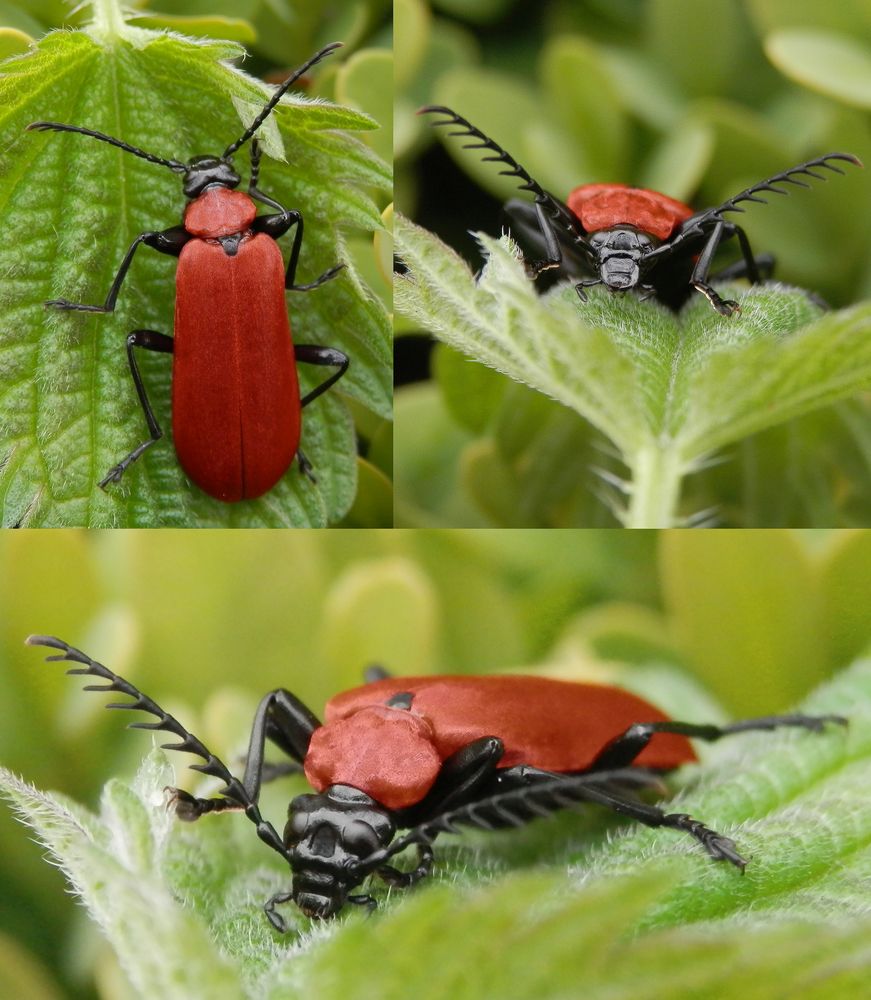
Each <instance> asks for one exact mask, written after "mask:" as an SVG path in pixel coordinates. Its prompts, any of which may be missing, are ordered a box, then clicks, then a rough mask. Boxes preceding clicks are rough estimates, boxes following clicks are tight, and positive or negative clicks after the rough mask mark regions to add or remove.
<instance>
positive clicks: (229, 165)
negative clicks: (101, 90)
mask: <svg viewBox="0 0 871 1000" xmlns="http://www.w3.org/2000/svg"><path fill="white" fill-rule="evenodd" d="M341 46H342V43H341V42H332V43H331V44H330V45H326V46H324V48H322V49H321V50H320V51H319V52H316V53H315V54H314V55H313V56H312V57H311V59H309V60H308V61H307V62H306V63H304V64H303V65H302V66H300V68H299V69H298V70H296V72H295V73H293V74H291V76H289V77H288V78H287V79H286V80H285V81H284V83H282V84H281V86H280V87H279V88H278V89H277V90H276V91H275V93H274V94H273V95H272V97H271V98H270V99H269V100H268V101H267V102H266V104H265V105H264V106H263V108H262V109H261V111H260V112H259V113H258V115H257V117H256V118H255V119H254V121H253V122H251V124H250V125H249V126H248V128H247V129H245V131H244V132H243V133H242V135H240V136H239V138H238V139H236V140H235V141H234V142H231V143H230V145H229V146H228V147H227V148H226V149H225V150H224V152H223V153H222V154H221V156H195V157H193V159H192V160H190V162H189V163H181V162H180V161H179V160H169V159H164V158H163V157H161V156H155V155H154V154H153V153H147V152H146V151H145V150H144V149H139V148H138V147H136V146H130V145H128V143H126V142H122V141H121V140H120V139H115V138H114V137H113V136H110V135H105V134H104V133H102V132H95V131H94V130H93V129H89V128H82V127H81V126H79V125H63V124H61V123H60V122H32V123H31V124H30V125H28V126H27V131H28V132H32V131H37V132H79V133H80V134H82V135H88V136H91V138H93V139H99V140H100V141H101V142H108V143H109V144H110V145H111V146H115V147H117V148H118V149H123V150H124V152H125V153H132V154H133V155H134V156H139V157H141V158H142V159H143V160H148V162H149V163H157V164H158V165H160V166H163V167H169V169H170V170H172V171H173V172H174V173H177V174H184V181H183V184H184V193H185V195H186V196H187V197H188V198H196V197H197V196H198V195H200V194H202V192H203V191H205V189H206V188H207V187H214V186H219V187H226V188H234V187H236V186H237V185H238V184H239V181H240V180H241V178H240V177H239V175H238V174H237V173H236V171H235V170H234V169H233V153H235V152H236V150H237V149H239V148H240V147H241V146H243V145H244V144H245V143H246V142H248V141H249V140H250V139H252V138H253V137H254V133H255V132H256V131H257V129H259V128H260V126H261V125H262V124H263V122H264V121H266V119H267V118H268V117H269V115H270V114H272V111H273V109H274V108H275V106H276V105H277V104H278V102H279V101H280V100H281V98H282V97H283V96H284V94H285V93H286V92H287V90H288V89H289V88H290V87H291V86H292V85H293V84H294V83H296V81H297V80H298V79H299V78H300V77H301V76H302V75H303V73H305V72H307V71H308V70H309V69H311V67H312V66H314V65H315V63H318V62H320V61H321V59H323V58H324V57H325V56H328V55H329V54H330V53H331V52H333V51H335V50H336V49H338V48H341Z"/></svg>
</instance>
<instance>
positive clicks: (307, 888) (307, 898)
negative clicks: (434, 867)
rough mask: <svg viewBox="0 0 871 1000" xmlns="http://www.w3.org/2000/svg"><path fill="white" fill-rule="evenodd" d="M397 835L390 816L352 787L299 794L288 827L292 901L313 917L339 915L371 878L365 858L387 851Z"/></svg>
mask: <svg viewBox="0 0 871 1000" xmlns="http://www.w3.org/2000/svg"><path fill="white" fill-rule="evenodd" d="M395 832H396V825H395V823H394V822H393V820H392V818H391V817H390V814H389V812H388V811H387V810H386V809H384V808H383V807H382V806H380V805H379V804H378V803H377V802H376V801H375V800H374V799H373V798H371V797H370V796H368V795H366V794H365V793H364V792H361V791H359V790H358V789H356V788H351V787H350V786H349V785H333V786H332V787H331V788H328V789H327V790H326V791H325V792H323V793H321V794H319V795H314V794H306V795H298V796H297V797H296V798H295V799H294V800H293V801H292V802H291V804H290V809H289V810H288V821H287V826H286V827H285V828H284V843H285V846H286V847H287V849H288V855H289V859H290V866H291V868H292V870H293V888H292V890H291V892H292V895H293V900H294V902H295V903H296V904H297V906H298V907H299V908H300V909H301V910H302V911H303V913H305V914H306V915H308V916H310V917H320V918H324V917H330V916H332V915H333V914H334V913H338V911H339V910H340V909H341V908H342V907H343V906H344V904H345V901H346V900H347V897H348V893H349V892H350V891H351V890H352V889H353V888H354V887H355V886H356V885H359V883H360V882H362V881H363V879H364V878H365V877H366V876H367V875H368V874H369V869H368V868H367V866H366V859H367V858H369V857H371V855H373V854H374V853H375V852H376V851H378V850H380V849H381V848H384V847H387V845H388V844H389V843H390V841H391V840H392V839H393V834H394V833H395Z"/></svg>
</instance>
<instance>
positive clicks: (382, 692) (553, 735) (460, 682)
mask: <svg viewBox="0 0 871 1000" xmlns="http://www.w3.org/2000/svg"><path fill="white" fill-rule="evenodd" d="M403 691H408V692H411V693H412V694H413V696H414V697H413V698H412V701H411V709H410V711H411V712H412V713H413V714H416V715H420V716H422V717H423V719H424V720H425V721H426V722H428V723H429V725H430V727H431V729H432V733H433V737H432V738H433V744H434V746H435V747H436V749H437V751H438V753H439V756H440V757H441V758H442V759H443V760H444V759H446V758H447V757H449V756H450V755H451V754H452V753H454V752H456V751H457V750H459V749H460V748H461V747H463V746H465V745H466V744H468V743H470V742H471V741H472V740H476V739H478V738H479V737H482V736H498V737H499V738H500V739H501V740H502V742H503V743H504V744H505V753H504V756H503V757H502V760H501V761H500V763H499V766H500V767H513V766H514V765H516V764H529V765H531V766H533V767H540V768H542V769H544V770H547V771H557V772H561V773H570V772H574V771H584V770H586V769H587V768H589V767H590V765H591V764H592V763H593V761H594V760H595V758H596V756H597V755H598V754H599V753H600V751H601V750H603V749H604V748H605V747H606V746H607V745H608V744H609V743H610V742H611V740H613V739H615V738H616V737H618V736H620V735H621V734H622V733H623V732H625V730H626V729H628V728H629V726H631V725H632V724H633V723H636V722H661V721H663V720H665V719H667V718H668V716H666V715H665V714H664V713H663V712H661V711H660V710H659V709H657V708H655V707H654V706H653V705H651V704H649V703H648V702H646V701H644V700H643V699H641V698H639V697H637V696H636V695H634V694H630V693H629V692H628V691H623V690H621V689H620V688H614V687H606V686H604V685H599V684H577V683H573V682H569V681H558V680H552V679H550V678H547V677H523V676H520V675H517V676H514V675H507V676H501V677H496V676H493V677H392V678H389V679H388V680H384V681H378V682H376V683H374V684H366V685H364V686H363V687H358V688H354V689H353V690H351V691H346V692H344V693H343V694H340V695H337V696H336V697H335V698H332V699H331V700H330V701H329V702H328V703H327V707H326V716H325V718H326V723H327V726H326V728H329V725H330V724H331V723H333V722H336V721H338V720H341V719H346V718H348V717H349V716H352V715H353V714H354V713H355V712H357V711H359V710H360V709H361V708H364V707H367V706H370V705H383V704H384V703H385V702H386V701H387V699H389V698H390V697H391V696H392V695H394V694H397V693H399V692H403ZM393 711H396V710H393ZM695 759H696V755H695V752H694V751H693V748H692V746H691V744H690V742H689V740H687V739H686V738H685V737H683V736H678V735H674V734H671V733H657V734H656V735H655V736H654V737H653V739H652V740H651V741H650V744H649V745H648V746H647V747H646V748H645V749H644V750H643V751H642V752H641V753H640V754H639V756H638V757H637V758H636V760H635V763H636V764H637V765H639V766H640V767H652V768H658V769H663V770H667V769H669V768H673V767H677V766H678V765H680V764H683V763H686V762H688V761H693V760H695ZM395 766H396V767H398V768H399V769H401V768H402V767H403V766H404V765H403V763H402V761H399V762H398V763H397V764H396V765H395ZM349 783H352V782H349ZM362 791H367V789H365V788H364V789H362Z"/></svg>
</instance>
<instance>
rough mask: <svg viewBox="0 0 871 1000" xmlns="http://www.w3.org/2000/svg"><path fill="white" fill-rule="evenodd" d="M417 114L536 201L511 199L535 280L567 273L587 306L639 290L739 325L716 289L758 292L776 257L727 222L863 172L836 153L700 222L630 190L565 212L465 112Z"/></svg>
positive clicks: (578, 202) (607, 190)
mask: <svg viewBox="0 0 871 1000" xmlns="http://www.w3.org/2000/svg"><path fill="white" fill-rule="evenodd" d="M418 114H436V115H440V116H441V117H440V118H439V119H437V120H436V121H435V122H434V123H433V124H434V125H436V126H440V125H443V126H447V127H454V128H455V129H456V131H453V132H451V133H449V134H450V135H455V136H463V137H467V138H470V139H471V140H472V141H471V142H469V143H466V144H465V145H464V146H463V148H464V149H481V150H485V151H486V152H487V153H489V155H487V156H485V157H483V159H484V160H485V161H492V162H495V163H500V164H502V165H503V166H504V167H505V169H504V170H501V171H500V173H501V174H504V175H505V176H507V177H515V178H517V180H518V181H520V185H519V186H520V190H521V191H528V192H530V194H532V195H533V196H534V198H533V201H532V202H526V201H520V200H517V199H512V200H511V201H509V202H508V204H507V205H506V206H505V212H506V215H507V216H508V219H509V224H510V226H511V228H512V229H513V230H514V231H515V233H516V235H518V236H522V237H523V241H524V242H525V243H526V244H528V245H529V246H531V247H533V248H534V249H535V251H536V253H537V255H538V258H539V259H537V260H535V261H532V262H530V263H529V264H528V265H527V266H528V271H529V273H530V275H531V276H532V277H534V278H537V277H538V276H539V275H540V274H541V273H542V272H544V271H547V270H550V269H552V268H562V270H563V271H564V273H565V274H566V275H567V276H568V277H569V278H571V279H572V280H573V281H574V282H575V291H576V292H577V293H578V297H579V298H580V300H581V301H582V302H585V301H586V299H587V296H586V292H585V289H586V288H589V287H591V286H592V285H604V286H605V287H606V288H607V289H609V290H610V291H612V292H625V291H628V290H630V289H637V290H638V291H639V292H640V293H641V296H642V298H650V297H652V296H655V297H656V298H657V299H658V300H659V301H661V302H663V303H664V304H665V305H668V306H670V307H672V308H677V307H679V306H680V305H681V304H682V303H683V302H684V301H685V299H686V298H687V296H688V295H689V293H690V290H691V289H695V290H696V291H698V292H701V293H702V294H703V295H704V296H705V297H706V298H707V300H708V301H709V302H710V304H711V306H712V307H713V308H714V309H715V310H716V311H717V312H718V313H720V315H722V316H731V315H732V314H733V313H735V312H738V311H739V307H738V303H737V302H735V301H733V300H731V299H724V298H722V297H721V296H720V295H719V294H718V293H717V292H716V291H715V289H714V288H713V286H712V285H711V282H712V281H714V280H725V279H731V278H737V277H746V278H748V279H749V280H750V282H751V283H753V284H755V283H757V282H759V281H761V280H762V278H763V277H768V276H769V275H770V274H771V271H772V269H773V263H774V262H773V259H772V258H771V257H770V256H768V255H760V256H758V257H756V256H754V254H753V251H752V250H751V247H750V242H749V240H748V238H747V234H746V233H745V232H744V230H743V229H742V228H741V227H740V226H738V225H736V224H735V223H734V222H730V221H729V220H727V219H726V218H725V215H726V214H727V213H732V212H743V211H744V209H743V208H741V207H740V205H741V203H742V202H763V203H764V202H765V200H766V199H765V198H762V197H761V196H760V195H761V193H762V192H771V193H773V194H781V195H783V194H787V193H788V190H789V188H788V185H793V186H797V187H804V188H807V187H810V185H809V184H808V183H807V181H806V180H805V179H804V178H815V179H816V180H825V176H824V175H823V174H821V173H819V172H818V171H819V170H821V169H826V170H831V171H834V172H835V173H839V174H842V173H844V171H843V170H842V169H841V168H840V166H838V162H839V161H840V162H842V163H850V164H852V165H854V166H862V163H861V162H860V160H859V159H858V158H857V157H855V156H853V155H852V154H851V153H827V154H826V155H825V156H818V157H816V158H814V159H812V160H808V161H807V162H806V163H800V164H799V165H798V166H796V167H791V168H790V169H788V170H783V171H781V172H780V173H778V174H773V175H772V176H771V177H769V178H767V179H766V180H764V181H760V182H759V183H758V184H754V185H753V186H752V187H749V188H747V189H746V190H744V191H741V192H740V193H739V194H737V195H735V196H734V197H732V198H729V199H728V200H727V201H724V202H723V203H722V204H721V205H718V206H716V207H715V208H708V209H704V210H703V211H700V212H695V211H694V210H693V209H692V208H690V206H689V205H685V204H684V203H683V202H680V201H677V200H676V199H674V198H670V197H668V195H665V194H661V193H660V192H659V191H651V190H647V189H645V188H635V187H629V186H628V185H626V184H584V185H581V186H580V187H577V188H575V189H574V190H573V191H572V192H571V193H570V194H569V196H568V198H567V199H566V201H565V202H562V201H560V200H559V199H558V198H555V197H554V196H553V195H552V194H550V193H549V192H547V191H545V190H544V189H543V188H542V187H541V185H540V184H539V183H538V182H537V181H536V180H534V179H533V178H532V177H531V176H530V174H529V173H527V171H526V170H525V169H524V168H523V167H522V166H521V165H520V164H519V163H518V162H517V160H515V159H514V157H513V156H511V154H510V153H508V152H506V150H504V149H503V148H502V147H501V146H499V145H498V144H497V143H496V142H494V141H493V140H492V139H490V138H489V137H488V136H486V135H485V134H484V133H483V132H482V131H481V130H480V129H478V128H476V127H475V126H474V125H473V124H472V123H471V122H470V121H468V119H466V118H463V117H462V115H458V114H457V113H456V111H452V110H451V109H450V108H446V107H444V106H442V105H429V106H427V107H424V108H421V109H420V111H419V112H418ZM733 237H735V238H737V240H738V245H739V247H740V249H741V259H740V260H739V261H737V262H736V263H735V264H732V265H730V266H729V267H727V268H725V269H724V270H723V271H721V272H719V273H718V274H715V275H713V276H712V275H711V267H712V264H713V260H714V255H715V254H716V252H717V250H718V248H719V247H720V245H721V243H723V242H724V241H726V240H728V239H731V238H733Z"/></svg>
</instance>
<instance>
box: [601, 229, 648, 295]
mask: <svg viewBox="0 0 871 1000" xmlns="http://www.w3.org/2000/svg"><path fill="white" fill-rule="evenodd" d="M588 243H589V246H590V248H591V249H592V251H593V255H594V258H595V261H596V267H597V269H598V271H599V277H600V278H601V279H602V283H603V284H604V285H606V286H607V287H608V288H610V289H611V291H613V292H622V291H625V290H626V289H627V288H634V287H635V286H636V285H637V284H638V283H639V282H640V281H641V276H642V271H643V270H644V264H643V260H644V258H645V257H646V256H647V255H648V254H649V253H651V252H652V251H653V250H654V249H656V247H657V246H658V245H659V241H658V240H656V239H655V238H654V237H653V236H650V235H649V234H648V233H645V232H642V231H641V230H640V229H636V228H635V226H615V227H613V228H612V229H601V230H599V232H597V233H593V234H592V235H591V236H590V237H589V238H588Z"/></svg>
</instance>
